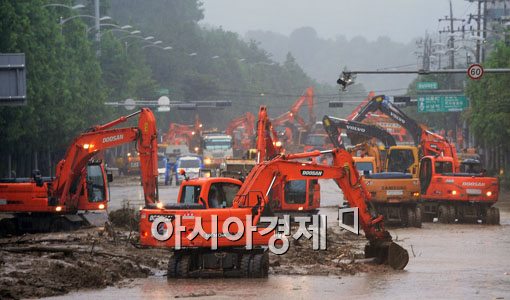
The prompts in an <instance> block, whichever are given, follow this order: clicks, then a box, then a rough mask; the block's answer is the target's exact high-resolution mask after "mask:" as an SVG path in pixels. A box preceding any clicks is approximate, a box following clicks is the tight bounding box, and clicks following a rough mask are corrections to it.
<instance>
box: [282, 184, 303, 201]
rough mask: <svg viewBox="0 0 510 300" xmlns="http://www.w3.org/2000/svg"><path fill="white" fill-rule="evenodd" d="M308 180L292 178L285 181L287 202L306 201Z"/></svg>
mask: <svg viewBox="0 0 510 300" xmlns="http://www.w3.org/2000/svg"><path fill="white" fill-rule="evenodd" d="M306 185H307V181H306V180H290V181H288V182H287V183H285V192H284V193H285V195H284V197H285V198H284V199H285V202H287V203H289V204H304V203H305V202H306Z"/></svg>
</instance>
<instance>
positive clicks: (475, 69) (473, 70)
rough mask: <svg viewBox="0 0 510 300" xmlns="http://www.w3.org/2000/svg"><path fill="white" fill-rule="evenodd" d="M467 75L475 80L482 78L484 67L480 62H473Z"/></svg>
mask: <svg viewBox="0 0 510 300" xmlns="http://www.w3.org/2000/svg"><path fill="white" fill-rule="evenodd" d="M467 75H468V76H469V78H471V79H473V80H477V79H480V78H482V76H483V67H482V66H481V65H479V64H472V65H471V66H469V68H468V69H467Z"/></svg>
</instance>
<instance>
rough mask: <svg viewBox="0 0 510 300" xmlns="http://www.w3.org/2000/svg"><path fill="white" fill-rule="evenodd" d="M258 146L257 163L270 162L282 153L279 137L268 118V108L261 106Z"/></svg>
mask: <svg viewBox="0 0 510 300" xmlns="http://www.w3.org/2000/svg"><path fill="white" fill-rule="evenodd" d="M256 146H257V162H261V161H264V160H270V159H272V158H274V157H275V156H277V155H278V154H279V153H280V151H281V143H279V141H278V135H277V134H276V131H275V130H274V128H273V126H272V124H271V121H270V120H269V117H268V116H267V108H266V107H265V106H261V107H260V109H259V120H258V123H257V145H256Z"/></svg>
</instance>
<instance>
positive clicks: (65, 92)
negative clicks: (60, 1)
mask: <svg viewBox="0 0 510 300" xmlns="http://www.w3.org/2000/svg"><path fill="white" fill-rule="evenodd" d="M45 3H46V2H45V1H2V2H1V4H0V19H1V20H3V21H2V22H1V23H0V36H2V39H0V52H3V53H18V52H23V53H25V54H26V65H27V97H28V105H27V106H24V107H2V108H0V136H2V137H3V138H2V139H3V140H4V139H5V140H4V141H6V143H5V144H4V145H7V147H2V150H3V151H5V150H6V151H11V152H18V151H19V152H26V151H30V150H33V149H46V148H47V147H48V146H49V145H51V146H52V147H55V148H61V147H64V146H65V145H67V144H68V143H69V138H70V137H71V136H73V135H74V133H76V131H78V130H83V129H84V128H86V126H88V125H90V122H91V120H90V119H92V121H94V119H95V120H97V118H98V117H100V116H101V114H100V113H99V112H100V111H101V109H99V107H101V106H102V102H103V101H104V94H103V92H102V88H101V87H102V83H101V71H100V67H99V64H98V62H97V60H96V59H95V56H94V51H93V49H92V48H91V45H90V42H89V41H88V40H87V38H86V36H85V35H84V31H85V29H84V25H83V23H81V22H80V21H79V19H77V20H73V21H72V22H69V23H66V24H65V28H63V29H64V30H62V32H61V27H60V25H59V24H58V19H59V16H61V15H62V12H58V8H55V7H47V8H43V7H42V6H43V5H44V4H45ZM83 115H89V116H91V118H87V119H84V118H80V117H77V116H83ZM3 151H2V152H3Z"/></svg>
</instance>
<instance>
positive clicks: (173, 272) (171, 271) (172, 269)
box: [167, 255, 178, 278]
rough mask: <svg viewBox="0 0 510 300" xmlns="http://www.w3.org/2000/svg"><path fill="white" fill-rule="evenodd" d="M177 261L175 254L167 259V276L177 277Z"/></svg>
mask: <svg viewBox="0 0 510 300" xmlns="http://www.w3.org/2000/svg"><path fill="white" fill-rule="evenodd" d="M177 262H178V257H177V256H176V255H172V257H170V259H169V260H168V273H167V277H168V278H176V277H177V275H178V274H177Z"/></svg>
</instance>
